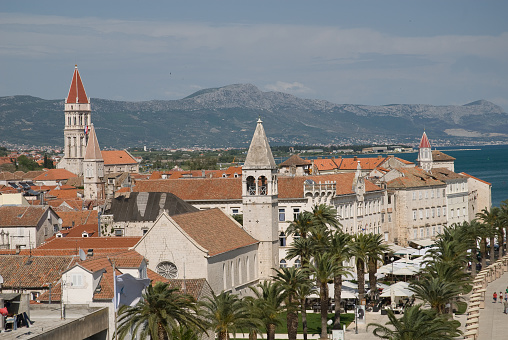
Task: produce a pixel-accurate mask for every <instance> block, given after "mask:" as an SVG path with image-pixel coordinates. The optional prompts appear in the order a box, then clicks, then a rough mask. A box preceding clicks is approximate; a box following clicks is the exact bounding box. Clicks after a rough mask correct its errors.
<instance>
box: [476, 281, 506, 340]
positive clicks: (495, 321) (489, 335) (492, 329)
mask: <svg viewBox="0 0 508 340" xmlns="http://www.w3.org/2000/svg"><path fill="white" fill-rule="evenodd" d="M507 286H508V272H506V273H504V274H503V275H502V276H501V277H500V278H499V279H497V280H494V281H492V282H490V283H489V285H488V286H487V292H486V294H485V309H482V310H481V311H480V335H479V337H478V339H481V340H490V339H492V340H501V339H503V340H504V339H508V314H504V313H503V303H499V299H498V301H497V302H496V303H493V302H492V301H493V300H492V294H494V292H497V294H499V292H503V294H504V292H505V290H506V287H507Z"/></svg>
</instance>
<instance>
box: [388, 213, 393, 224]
mask: <svg viewBox="0 0 508 340" xmlns="http://www.w3.org/2000/svg"><path fill="white" fill-rule="evenodd" d="M391 221H392V214H391V213H388V222H391Z"/></svg>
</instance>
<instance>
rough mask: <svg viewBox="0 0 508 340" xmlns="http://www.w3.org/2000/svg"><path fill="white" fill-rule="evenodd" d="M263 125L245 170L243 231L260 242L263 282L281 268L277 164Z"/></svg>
mask: <svg viewBox="0 0 508 340" xmlns="http://www.w3.org/2000/svg"><path fill="white" fill-rule="evenodd" d="M262 123H263V122H262V121H261V119H259V120H258V121H257V126H256V131H255V132H254V136H253V137H252V141H251V143H250V147H249V151H248V153H247V157H246V159H245V163H244V165H243V167H242V201H243V225H244V228H245V230H246V231H247V232H248V233H249V234H250V235H251V236H252V237H254V238H255V239H257V240H258V241H259V250H258V255H257V266H258V276H259V279H262V280H263V279H269V278H270V276H271V275H272V274H273V270H272V268H278V267H279V239H278V235H277V231H278V220H277V209H278V190H277V165H276V164H275V160H274V159H273V155H272V151H271V150H270V145H269V144H268V139H267V138H266V134H265V130H264V128H263V124H262Z"/></svg>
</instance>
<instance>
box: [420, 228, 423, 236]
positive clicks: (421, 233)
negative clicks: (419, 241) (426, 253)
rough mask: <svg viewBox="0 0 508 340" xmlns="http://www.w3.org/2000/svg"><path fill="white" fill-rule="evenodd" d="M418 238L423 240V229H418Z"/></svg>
mask: <svg viewBox="0 0 508 340" xmlns="http://www.w3.org/2000/svg"><path fill="white" fill-rule="evenodd" d="M420 238H423V228H420Z"/></svg>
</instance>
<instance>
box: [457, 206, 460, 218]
mask: <svg viewBox="0 0 508 340" xmlns="http://www.w3.org/2000/svg"><path fill="white" fill-rule="evenodd" d="M457 217H460V208H457Z"/></svg>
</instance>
